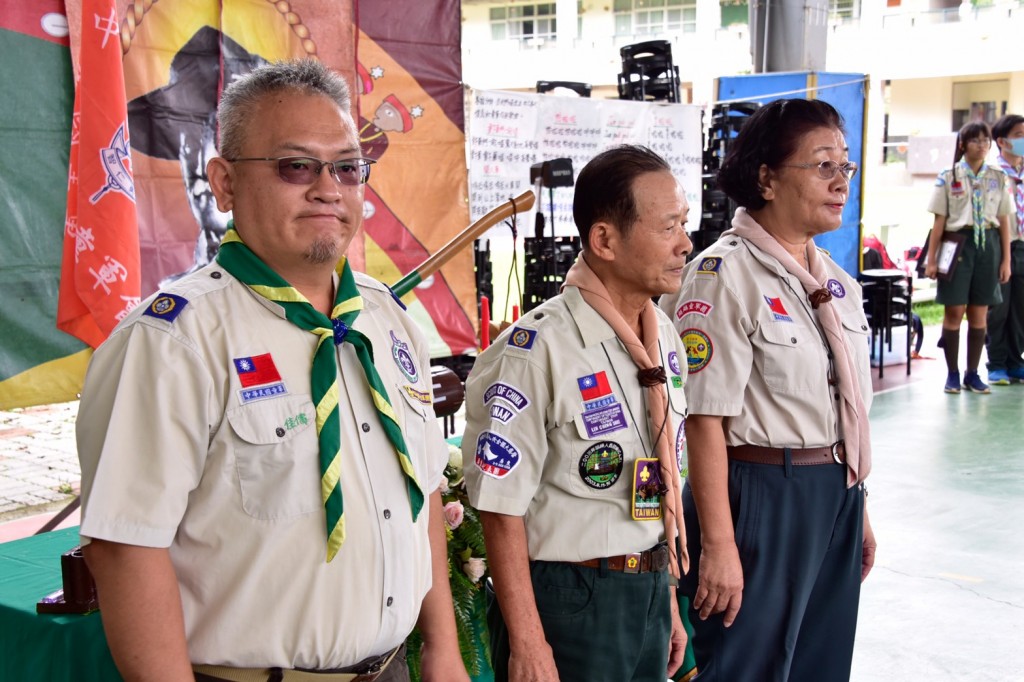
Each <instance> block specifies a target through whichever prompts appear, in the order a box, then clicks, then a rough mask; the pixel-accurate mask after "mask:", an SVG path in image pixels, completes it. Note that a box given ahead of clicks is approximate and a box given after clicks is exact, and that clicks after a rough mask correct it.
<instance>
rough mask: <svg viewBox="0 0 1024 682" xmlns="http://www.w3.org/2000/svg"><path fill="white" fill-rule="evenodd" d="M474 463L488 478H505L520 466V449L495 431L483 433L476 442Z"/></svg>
mask: <svg viewBox="0 0 1024 682" xmlns="http://www.w3.org/2000/svg"><path fill="white" fill-rule="evenodd" d="M474 461H475V463H476V466H477V468H478V469H480V471H482V472H483V473H484V474H486V475H487V476H491V477H492V478H498V479H501V478H505V477H506V476H508V475H509V474H510V473H512V470H513V469H515V468H516V467H517V466H518V465H519V462H520V454H519V448H518V447H516V446H515V445H513V444H512V442H511V441H509V440H507V439H506V438H503V437H502V436H500V435H499V434H497V433H494V432H493V431H482V432H481V433H480V437H479V438H477V440H476V457H475V460H474Z"/></svg>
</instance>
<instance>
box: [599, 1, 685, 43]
mask: <svg viewBox="0 0 1024 682" xmlns="http://www.w3.org/2000/svg"><path fill="white" fill-rule="evenodd" d="M613 12H614V14H615V35H617V36H645V35H660V34H665V33H679V32H682V33H693V32H695V31H696V30H697V0H615V2H614V5H613Z"/></svg>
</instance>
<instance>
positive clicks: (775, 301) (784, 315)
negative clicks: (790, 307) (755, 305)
mask: <svg viewBox="0 0 1024 682" xmlns="http://www.w3.org/2000/svg"><path fill="white" fill-rule="evenodd" d="M764 300H765V302H766V303H767V304H768V308H769V309H770V310H771V311H772V317H774V318H775V319H776V320H778V321H779V322H792V321H793V318H792V317H790V316H789V313H788V312H786V307H785V306H784V305H782V299H781V298H771V297H769V296H765V297H764Z"/></svg>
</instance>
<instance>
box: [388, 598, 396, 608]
mask: <svg viewBox="0 0 1024 682" xmlns="http://www.w3.org/2000/svg"><path fill="white" fill-rule="evenodd" d="M394 603H395V598H394V597H388V601H387V605H388V606H391V605H392V604H394Z"/></svg>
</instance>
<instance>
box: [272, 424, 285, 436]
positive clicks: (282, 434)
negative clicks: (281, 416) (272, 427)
mask: <svg viewBox="0 0 1024 682" xmlns="http://www.w3.org/2000/svg"><path fill="white" fill-rule="evenodd" d="M274 433H276V434H277V437H278V438H284V429H282V428H281V427H280V426H278V427H277V430H276V431H274Z"/></svg>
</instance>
